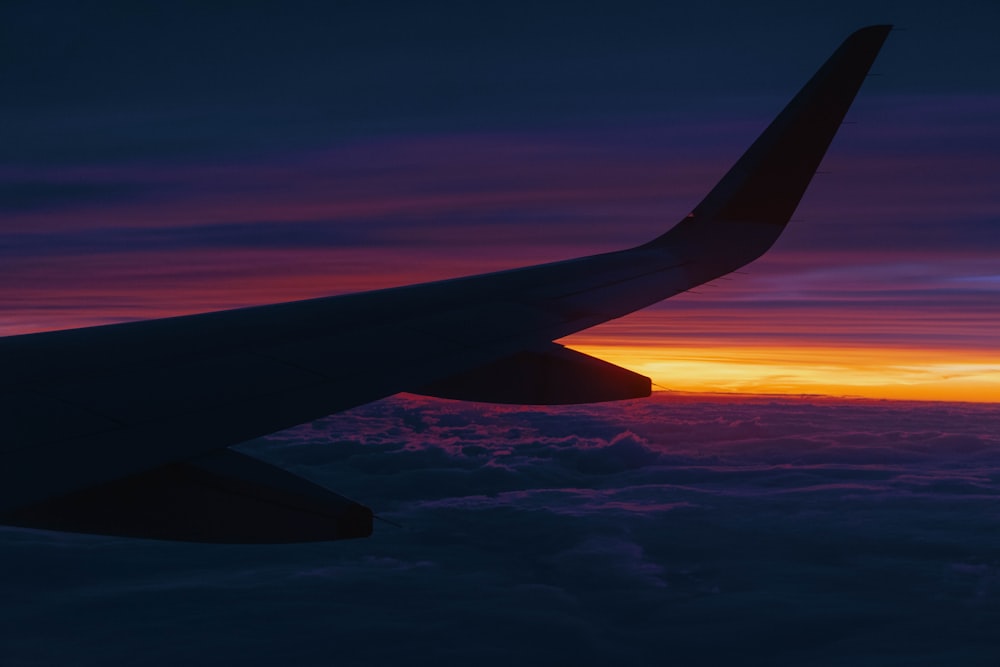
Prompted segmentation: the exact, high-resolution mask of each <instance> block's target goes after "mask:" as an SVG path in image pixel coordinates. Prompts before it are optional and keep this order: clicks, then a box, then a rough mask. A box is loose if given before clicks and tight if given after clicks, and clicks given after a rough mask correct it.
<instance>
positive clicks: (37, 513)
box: [0, 449, 373, 544]
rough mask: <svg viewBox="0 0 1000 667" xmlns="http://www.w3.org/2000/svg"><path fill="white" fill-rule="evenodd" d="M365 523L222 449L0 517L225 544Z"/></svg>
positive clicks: (336, 535) (368, 520)
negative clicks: (208, 454) (192, 459)
mask: <svg viewBox="0 0 1000 667" xmlns="http://www.w3.org/2000/svg"><path fill="white" fill-rule="evenodd" d="M372 519H373V515H372V511H371V510H370V509H369V508H367V507H365V506H364V505H360V504H358V503H356V502H354V501H352V500H349V499H347V498H344V497H343V496H341V495H338V494H336V493H333V492H332V491H328V490H326V489H324V488H322V487H320V486H318V485H316V484H313V483H311V482H308V481H306V480H304V479H302V478H301V477H297V476H295V475H293V474H291V473H288V472H285V471H284V470H281V469H279V468H276V467H274V466H271V465H269V464H267V463H264V462H263V461H260V460H258V459H255V458H252V457H250V456H247V455H245V454H239V453H237V452H234V451H232V450H228V449H226V450H222V451H220V452H217V453H214V454H212V455H210V456H207V457H202V458H199V459H196V460H194V461H191V462H184V463H173V464H170V465H166V466H162V467H159V468H154V469H153V470H147V471H145V472H142V473H139V474H137V475H131V476H128V477H125V478H123V479H117V480H114V481H111V482H108V483H105V484H102V485H99V486H96V487H92V488H88V489H84V490H81V491H76V492H74V493H70V494H68V495H64V496H61V497H58V498H54V499H49V500H46V501H42V502H40V503H36V504H34V505H30V506H28V507H22V508H19V509H16V510H12V511H8V512H5V513H3V514H0V521H2V522H3V523H5V524H8V525H14V526H21V527H24V528H42V529H47V530H61V531H66V532H72V533H90V534H96V535H120V536H124V537H141V538H149V539H161V540H179V541H186V542H218V543H229V544H232V543H238V544H239V543H241V544H265V543H266V544H274V543H286V542H317V541H329V540H342V539H350V538H356V537H367V536H369V535H371V532H372Z"/></svg>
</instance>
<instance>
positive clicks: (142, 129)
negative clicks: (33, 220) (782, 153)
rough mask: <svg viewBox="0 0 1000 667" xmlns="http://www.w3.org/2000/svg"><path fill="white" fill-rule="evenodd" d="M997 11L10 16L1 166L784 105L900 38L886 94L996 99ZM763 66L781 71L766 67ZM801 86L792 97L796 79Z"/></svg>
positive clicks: (734, 7) (381, 8)
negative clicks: (763, 99) (837, 61)
mask: <svg viewBox="0 0 1000 667" xmlns="http://www.w3.org/2000/svg"><path fill="white" fill-rule="evenodd" d="M998 19H1000V9H998V8H997V6H996V3H993V2H989V1H986V0H984V1H982V2H956V3H949V4H948V8H947V11H942V10H941V9H940V3H936V2H923V3H920V2H864V1H849V2H838V3H836V4H835V5H834V4H832V3H828V4H827V5H825V6H823V7H821V8H816V7H815V6H813V5H811V4H807V3H801V2H794V1H787V2H772V3H766V6H764V7H761V6H759V5H758V4H757V3H749V4H748V3H741V2H732V1H729V2H719V1H716V2H699V3H684V4H681V3H663V2H626V3H617V4H615V5H614V6H609V5H607V4H605V3H591V4H588V3H527V2H525V3H521V2H504V3H488V4H485V5H484V4H483V3H475V4H469V3H440V2H430V3H426V2H421V3H409V2H395V3H384V2H358V3H353V2H352V3H343V2H337V3H327V2H315V3H305V2H299V3H277V2H273V3H272V2H258V3H247V2H217V3H203V2H152V3H117V2H106V3H82V2H81V3H73V2H6V3H4V4H3V7H2V8H0V44H2V47H0V49H2V50H0V81H2V83H3V88H4V90H5V92H6V95H5V98H6V99H5V104H4V111H3V117H4V123H3V127H2V130H0V132H2V135H0V137H2V145H3V146H4V155H5V159H4V162H9V161H11V160H17V161H20V160H25V159H28V160H33V161H38V160H41V161H67V162H73V161H89V160H95V159H96V160H101V161H105V160H111V159H115V158H118V159H125V158H136V157H143V158H149V157H151V156H156V157H157V158H158V159H168V158H169V157H170V156H171V155H174V156H177V155H183V156H187V157H191V156H200V157H203V158H205V159H215V158H218V157H219V156H220V155H221V154H223V153H226V152H229V151H237V152H238V151H243V150H251V151H255V150H261V151H268V150H281V149H287V148H289V147H293V146H300V145H302V144H310V145H315V144H317V143H323V142H330V141H337V140H344V139H347V138H350V137H355V136H358V135H363V136H367V135H371V134H382V133H386V134H390V135H391V134H396V133H400V132H407V131H413V130H417V129H420V130H426V129H429V128H434V129H442V128H445V129H448V130H455V129H458V128H464V129H480V130H482V129H488V130H491V131H495V130H498V129H509V128H523V127H532V128H534V127H539V126H550V125H553V124H555V125H563V124H566V123H569V124H573V123H580V122H592V121H594V120H595V119H596V120H601V119H605V120H610V121H617V119H618V118H619V117H622V116H626V117H627V116H642V115H647V114H649V115H657V114H662V113H663V112H664V111H665V110H670V109H675V108H677V107H680V108H688V107H694V108H698V107H700V106H701V105H702V104H703V101H702V100H703V98H705V97H708V98H713V99H719V98H722V99H725V98H726V97H731V96H733V95H734V94H738V95H754V96H756V95H764V96H766V95H772V94H779V95H782V96H784V95H785V94H786V93H787V90H788V87H789V82H798V81H801V80H802V79H803V77H804V76H806V75H808V73H810V72H811V71H812V69H813V67H814V65H815V58H813V57H804V56H803V54H810V53H812V52H813V51H814V50H815V46H814V45H822V47H821V48H820V52H822V51H823V50H824V49H826V48H827V45H832V44H836V43H837V42H838V41H839V40H840V39H842V38H843V37H844V36H845V35H846V34H847V33H848V32H850V31H851V30H853V29H855V28H857V27H860V26H861V25H865V24H870V23H894V24H896V25H897V26H898V27H900V28H902V29H904V30H905V31H906V32H897V33H895V34H894V35H893V37H892V42H891V48H890V49H887V50H886V53H885V54H884V55H883V56H882V57H881V59H880V61H879V64H878V69H879V71H880V72H881V73H883V74H884V75H885V77H886V80H885V82H881V81H880V82H879V88H880V91H881V92H892V93H911V94H912V93H928V92H930V93H940V92H964V93H982V94H988V93H997V92H998V91H1000V68H998V67H997V63H1000V46H997V41H996V39H995V36H996V34H997V28H998V27H1000V21H998ZM765 64H766V65H765ZM793 85H794V84H793Z"/></svg>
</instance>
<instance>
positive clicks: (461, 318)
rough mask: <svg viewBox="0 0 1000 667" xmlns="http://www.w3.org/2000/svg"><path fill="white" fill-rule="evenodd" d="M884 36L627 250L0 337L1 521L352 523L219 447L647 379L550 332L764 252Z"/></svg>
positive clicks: (75, 526) (191, 535)
mask: <svg viewBox="0 0 1000 667" xmlns="http://www.w3.org/2000/svg"><path fill="white" fill-rule="evenodd" d="M889 29H890V27H889V26H872V27H867V28H863V29H861V30H859V31H857V32H855V33H854V34H852V35H851V36H850V37H848V38H847V40H846V41H845V42H844V43H843V44H842V45H841V46H840V47H839V48H838V49H837V50H836V52H835V53H834V54H833V55H832V56H831V57H830V59H829V60H828V61H827V62H826V63H825V64H824V65H823V66H822V67H821V68H820V69H819V71H818V72H817V73H816V74H815V75H814V76H813V77H812V79H810V80H809V82H808V83H807V84H806V85H805V87H804V88H802V90H801V91H800V92H799V93H798V94H797V95H796V96H795V97H794V98H793V99H792V101H791V102H790V103H789V104H788V105H787V106H786V107H785V109H784V110H783V111H782V112H781V113H780V115H778V117H777V118H776V119H775V120H774V121H773V122H772V123H771V125H770V126H769V127H768V128H767V129H766V130H765V131H764V132H763V134H761V136H760V137H759V138H758V139H757V140H756V141H755V142H754V143H753V145H752V146H751V147H750V148H749V150H747V152H746V153H745V154H744V155H743V156H742V157H741V158H740V159H739V161H737V163H736V164H735V165H734V166H733V167H732V169H730V170H729V172H728V173H727V174H726V175H725V176H724V177H723V178H722V180H721V181H720V182H719V184H718V185H717V186H716V187H715V188H714V189H713V190H712V191H711V192H710V193H709V194H708V195H707V196H706V197H705V199H704V200H703V201H702V202H701V203H700V204H698V206H697V207H696V208H695V209H694V211H693V212H692V213H690V214H689V215H687V216H686V217H685V218H684V219H683V220H681V222H680V223H678V224H677V225H675V226H674V227H673V228H671V229H669V230H668V231H667V232H666V233H664V234H663V235H661V236H659V237H657V238H655V239H653V240H652V241H650V242H648V243H645V244H643V245H640V246H637V247H634V248H630V249H628V250H622V251H618V252H610V253H606V254H600V255H594V256H590V257H584V258H580V259H573V260H569V261H563V262H555V263H551V264H542V265H538V266H532V267H528V268H523V269H517V270H511V271H503V272H499V273H491V274H485V275H478V276H472V277H467V278H459V279H455V280H445V281H439V282H433V283H426V284H420V285H412V286H407V287H400V288H395V289H386V290H378V291H374V292H365V293H360V294H351V295H344V296H335V297H327V298H319V299H311V300H306V301H297V302H291V303H280V304H274V305H267V306H259V307H253V308H243V309H238V310H229V311H221V312H213V313H206V314H200V315H191V316H184V317H173V318H167V319H159V320H148V321H143V322H133V323H125V324H115V325H109V326H100V327H89V328H84V329H75V330H67V331H55V332H46V333H38V334H29V335H22V336H12V337H7V338H3V339H0V360H2V361H0V363H2V367H3V369H4V373H3V376H2V378H0V383H2V388H0V392H2V394H3V397H2V400H0V413H2V414H0V418H2V420H3V424H4V426H5V428H4V438H3V440H2V442H0V460H2V467H0V523H6V524H10V525H18V526H26V527H38V528H48V529H56V530H68V531H75V532H90V533H98V534H113V535H129V536H137V537H151V538H159V539H178V540H191V541H206V542H295V541H310V540H332V539H340V538H346V537H358V536H366V535H368V534H370V533H371V529H372V512H371V510H369V509H368V508H366V507H364V506H362V505H360V504H358V503H355V502H352V501H350V500H348V499H346V498H343V497H341V496H339V495H337V494H335V493H333V492H331V491H327V490H326V489H322V488H320V487H318V486H316V485H314V484H311V483H309V482H306V481H305V480H303V479H301V478H299V477H296V476H294V475H292V474H291V473H288V472H286V471H283V470H280V469H278V468H275V467H273V466H270V465H268V464H265V463H263V462H261V461H259V460H257V459H254V458H252V457H249V456H246V455H243V454H239V453H237V452H235V451H233V450H231V449H228V447H229V446H230V445H235V444H237V443H240V442H244V441H246V440H249V439H251V438H255V437H258V436H262V435H265V434H268V433H272V432H274V431H278V430H280V429H284V428H288V427H291V426H294V425H296V424H301V423H303V422H307V421H310V420H314V419H317V418H320V417H323V416H325V415H329V414H332V413H335V412H338V411H341V410H346V409H348V408H351V407H354V406H357V405H361V404H364V403H368V402H370V401H374V400H377V399H379V398H383V397H386V396H390V395H392V394H396V393H398V392H402V391H410V392H416V393H424V394H427V395H432V396H443V397H449V398H459V399H469V400H487V401H499V402H508V403H536V404H556V403H574V402H589V401H600V400H614V399H620V398H634V397H640V396H647V395H649V392H650V383H649V379H648V378H644V377H642V376H640V375H637V374H635V373H632V372H631V371H627V370H625V369H622V368H618V367H616V366H613V365H612V364H609V363H607V362H604V361H601V360H598V359H594V358H592V357H589V356H587V355H584V354H581V353H579V352H575V351H572V350H568V349H566V348H563V347H562V346H560V345H557V344H555V343H553V342H552V341H554V340H557V339H559V338H562V337H564V336H567V335H569V334H571V333H574V332H577V331H580V330H582V329H586V328H588V327H591V326H594V325H596V324H600V323H601V322H606V321H608V320H611V319H614V318H617V317H621V316H623V315H625V314H627V313H630V312H633V311H635V310H638V309H640V308H644V307H646V306H648V305H650V304H653V303H656V302H657V301H660V300H662V299H666V298H668V297H671V296H673V295H675V294H679V293H680V292H683V291H685V290H688V289H691V288H692V287H695V286H697V285H700V284H702V283H705V282H707V281H710V280H713V279H715V278H717V277H719V276H722V275H724V274H726V273H729V272H731V271H733V270H735V269H738V268H739V267H741V266H743V265H745V264H747V263H748V262H751V261H753V260H754V259H756V258H757V257H759V256H760V255H761V254H763V253H764V252H765V251H767V249H768V248H770V247H771V245H772V244H773V243H774V241H775V240H776V239H777V237H778V236H779V234H781V232H782V230H783V229H784V227H785V224H786V223H787V222H788V220H789V218H790V216H791V214H792V212H793V211H794V210H795V207H796V206H797V205H798V203H799V200H800V199H801V197H802V195H803V193H804V192H805V189H806V187H807V186H808V184H809V182H810V180H811V178H812V176H813V174H814V173H815V171H816V168H817V166H818V165H819V163H820V160H821V159H822V158H823V155H824V153H825V152H826V149H827V147H828V146H829V144H830V141H831V140H832V139H833V136H834V134H835V133H836V131H837V129H838V128H839V126H840V124H841V122H842V119H843V117H844V114H845V113H846V112H847V109H848V107H849V106H850V104H851V102H852V101H853V99H854V96H855V94H856V93H857V91H858V89H859V88H860V86H861V84H862V82H863V80H864V78H865V76H866V75H867V72H868V70H869V68H870V66H871V64H872V62H873V61H874V59H875V56H876V54H877V53H878V51H879V49H880V48H881V46H882V43H883V41H884V40H885V38H886V36H887V34H888V32H889Z"/></svg>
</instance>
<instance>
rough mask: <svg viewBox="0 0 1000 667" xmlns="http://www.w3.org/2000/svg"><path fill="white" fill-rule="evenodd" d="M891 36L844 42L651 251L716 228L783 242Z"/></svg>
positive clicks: (869, 32)
mask: <svg viewBox="0 0 1000 667" xmlns="http://www.w3.org/2000/svg"><path fill="white" fill-rule="evenodd" d="M891 29H892V26H889V25H875V26H869V27H867V28H862V29H860V30H858V31H857V32H855V33H853V34H852V35H851V36H849V37H848V38H847V39H846V40H844V43H843V44H841V45H840V48H838V49H837V50H836V51H835V52H834V53H833V55H832V56H830V58H829V59H828V60H827V61H826V63H824V64H823V66H822V67H820V69H819V71H817V72H816V74H814V75H813V77H812V78H811V79H810V80H809V82H808V83H806V85H805V86H804V87H803V88H802V90H800V91H799V93H798V94H797V95H796V96H795V97H794V98H793V99H792V101H791V102H789V103H788V105H787V106H786V107H785V108H784V110H783V111H782V112H781V113H780V114H779V115H778V117H777V118H775V119H774V121H773V122H772V123H771V124H770V125H769V126H768V128H767V129H766V130H764V132H763V134H761V135H760V137H758V138H757V140H756V141H755V142H754V143H753V145H752V146H750V148H749V149H748V150H747V151H746V153H744V154H743V156H742V157H741V158H740V159H739V160H738V161H737V162H736V164H735V165H733V167H732V168H731V169H730V170H729V172H728V173H726V175H725V176H724V177H723V178H722V180H721V181H719V183H718V185H716V186H715V187H714V188H713V189H712V191H711V192H709V193H708V195H707V196H706V197H705V199H703V200H702V202H701V203H700V204H698V206H697V207H696V208H695V209H694V211H693V212H692V213H691V214H690V215H688V216H687V218H685V219H684V220H683V221H681V223H680V224H679V225H677V226H676V227H674V228H673V229H671V230H670V231H668V232H667V233H666V234H663V235H662V236H660V237H658V238H657V239H655V240H653V241H652V242H650V243H649V244H647V245H657V246H658V245H661V244H662V243H663V242H665V241H667V240H668V237H669V238H670V239H671V240H672V239H673V238H674V237H676V236H686V233H688V232H690V231H693V230H692V227H704V226H706V224H707V226H708V227H711V222H713V221H727V222H728V221H732V222H750V223H765V224H768V225H775V226H776V227H777V228H776V229H775V234H774V238H777V236H778V234H780V232H781V230H782V229H783V228H784V226H785V224H786V223H787V222H788V220H789V219H790V218H791V216H792V213H793V212H794V211H795V208H796V207H797V206H798V204H799V201H800V200H801V199H802V195H803V194H804V193H805V190H806V187H807V186H808V185H809V182H810V181H811V180H812V177H813V174H814V173H815V172H816V169H817V167H818V166H819V163H820V161H821V160H822V159H823V155H824V154H825V153H826V150H827V148H828V147H829V145H830V142H831V141H832V140H833V136H834V134H836V132H837V130H838V129H839V127H840V125H841V123H842V122H843V119H844V115H845V114H846V113H847V110H848V108H849V107H850V106H851V103H852V102H853V101H854V97H855V95H856V94H857V92H858V89H859V88H861V84H862V82H863V81H864V79H865V77H866V76H867V74H868V70H869V69H870V68H871V65H872V63H873V62H874V61H875V57H876V55H878V52H879V49H881V47H882V44H883V42H884V41H885V38H886V36H887V35H888V34H889V31H890V30H891ZM699 231H708V230H704V229H702V230H699ZM772 242H773V239H772Z"/></svg>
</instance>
